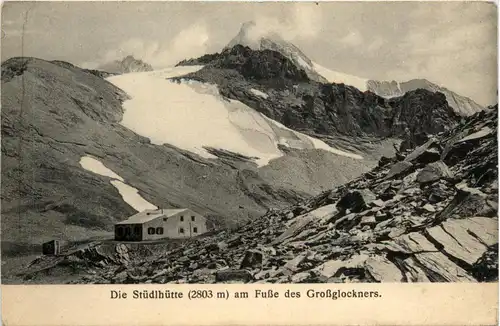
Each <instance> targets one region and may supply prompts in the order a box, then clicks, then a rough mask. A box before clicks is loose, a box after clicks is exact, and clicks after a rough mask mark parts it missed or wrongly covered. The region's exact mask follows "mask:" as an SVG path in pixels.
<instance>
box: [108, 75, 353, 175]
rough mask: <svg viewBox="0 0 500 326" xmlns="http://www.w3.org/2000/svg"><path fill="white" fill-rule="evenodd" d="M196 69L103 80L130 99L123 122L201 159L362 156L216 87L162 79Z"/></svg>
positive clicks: (265, 161) (157, 141)
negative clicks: (309, 152)
mask: <svg viewBox="0 0 500 326" xmlns="http://www.w3.org/2000/svg"><path fill="white" fill-rule="evenodd" d="M201 68H202V67H201V66H188V67H183V66H181V67H176V68H173V69H167V70H161V71H153V72H142V73H130V74H124V75H119V76H114V77H110V78H108V81H110V82H111V83H113V84H114V85H115V86H117V87H119V88H120V89H122V90H124V91H125V92H126V93H127V94H128V95H129V96H130V97H131V99H130V100H127V101H125V103H124V105H123V108H124V111H125V112H124V115H123V120H122V121H121V123H122V125H123V126H125V127H127V128H129V129H130V130H132V131H134V132H136V133H138V134H139V135H142V136H144V137H148V138H149V139H151V142H152V143H154V144H158V145H161V144H170V145H174V146H176V147H178V148H181V149H184V150H187V151H190V152H192V153H196V154H198V155H200V156H203V157H205V158H216V157H217V156H215V155H214V154H211V153H210V151H209V149H210V148H215V149H218V150H225V151H229V152H233V153H237V154H240V155H243V156H246V157H249V158H255V159H256V161H257V163H258V165H259V166H262V165H266V164H268V163H269V161H270V160H272V159H276V158H278V157H281V156H283V155H284V153H283V152H282V151H281V150H280V148H279V145H282V146H286V147H288V148H295V149H314V148H321V149H324V150H327V151H330V152H332V153H335V154H338V155H343V156H347V157H351V158H355V159H362V157H361V156H360V155H357V154H354V153H349V152H345V151H340V150H336V149H333V148H331V147H330V146H328V145H327V144H325V143H324V142H323V141H321V140H319V139H314V138H312V137H309V136H307V135H304V134H302V133H300V132H296V131H294V130H291V129H289V128H286V127H284V126H283V125H281V124H279V123H278V122H276V121H273V120H272V119H269V118H266V116H265V115H263V114H262V113H260V112H257V111H255V110H254V109H252V108H250V107H248V106H247V105H245V104H243V103H241V102H240V101H237V100H232V99H225V98H223V97H222V96H221V95H220V94H219V91H218V88H217V86H216V85H211V84H207V83H201V82H197V81H192V80H185V81H184V80H180V81H179V82H174V81H171V80H168V79H167V78H171V77H177V76H181V75H184V74H187V73H189V72H195V71H197V70H199V69H201ZM260 96H262V95H260Z"/></svg>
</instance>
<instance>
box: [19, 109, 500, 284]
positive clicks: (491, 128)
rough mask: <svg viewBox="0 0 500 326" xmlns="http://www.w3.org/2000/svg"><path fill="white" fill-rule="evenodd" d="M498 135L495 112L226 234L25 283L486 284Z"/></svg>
mask: <svg viewBox="0 0 500 326" xmlns="http://www.w3.org/2000/svg"><path fill="white" fill-rule="evenodd" d="M497 126H498V112H497V107H494V108H491V109H489V110H487V111H483V112H480V113H478V114H475V115H473V116H472V117H470V118H468V119H466V120H464V121H463V122H462V123H460V124H459V125H458V126H456V127H455V128H453V129H452V130H449V131H446V132H442V133H439V134H437V135H436V136H434V137H431V138H430V139H429V140H428V141H427V142H425V143H424V144H423V145H421V146H419V147H417V148H414V149H409V150H406V151H404V152H400V153H398V154H397V155H396V156H395V157H392V158H388V157H383V158H381V159H380V161H379V165H378V167H376V168H375V169H373V170H372V171H370V172H368V173H365V174H363V175H362V176H361V177H359V178H357V179H355V180H353V181H351V182H349V183H347V184H345V185H343V186H340V187H337V188H335V189H333V190H331V191H326V192H323V193H322V194H320V195H319V196H315V197H313V198H311V199H308V200H305V201H303V202H301V203H300V204H297V205H294V206H291V207H290V208H287V209H284V210H270V211H268V212H267V213H266V214H265V215H263V216H262V217H260V218H258V219H255V220H253V221H250V222H248V224H247V225H245V226H243V227H241V228H239V229H238V230H236V231H234V232H229V231H222V232H219V233H217V234H215V235H211V236H207V237H203V238H198V239H193V240H191V241H187V242H186V243H183V244H182V246H178V247H176V248H173V249H171V250H167V251H166V252H161V251H160V252H157V253H155V254H154V255H149V256H148V257H147V258H144V257H142V258H138V259H137V258H136V259H134V258H131V256H132V255H134V252H135V251H134V249H133V248H132V245H129V244H112V245H109V244H108V245H104V244H103V243H93V244H91V245H89V246H87V247H86V248H81V249H80V250H78V254H75V253H72V254H68V255H65V256H62V257H58V258H55V259H57V260H58V261H57V262H55V261H54V260H53V259H54V258H46V259H45V261H44V263H43V266H44V267H43V268H40V266H41V265H40V262H37V264H38V266H37V264H34V265H32V266H31V267H30V269H29V270H26V271H24V272H23V276H24V277H25V278H26V279H32V280H35V281H36V279H37V277H38V276H39V275H40V274H41V273H42V274H43V273H47V272H49V271H51V270H52V271H53V270H57V269H58V268H61V266H65V268H67V266H78V270H84V271H85V272H84V274H86V275H83V276H82V275H81V274H79V275H78V276H77V277H75V279H73V280H70V281H68V282H69V283H248V282H256V283H318V282H329V283H330V282H478V281H479V282H484V281H495V280H497V279H498V217H497V213H498V166H497V162H498V143H497V129H498V128H497ZM109 246H111V247H109ZM103 248H107V249H106V250H104V249H103ZM110 248H111V249H110ZM90 253H98V254H94V255H90ZM51 259H52V261H51Z"/></svg>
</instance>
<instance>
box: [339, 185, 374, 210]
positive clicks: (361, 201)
mask: <svg viewBox="0 0 500 326" xmlns="http://www.w3.org/2000/svg"><path fill="white" fill-rule="evenodd" d="M376 198H377V197H376V196H375V194H374V193H373V192H371V191H370V190H369V189H362V190H353V191H350V192H348V193H347V194H346V195H345V196H344V197H342V198H341V199H340V201H339V202H338V203H337V209H339V210H344V211H345V210H349V211H351V212H355V213H359V212H361V211H363V210H365V209H366V208H367V207H368V204H370V203H371V202H372V201H374V200H375V199H376Z"/></svg>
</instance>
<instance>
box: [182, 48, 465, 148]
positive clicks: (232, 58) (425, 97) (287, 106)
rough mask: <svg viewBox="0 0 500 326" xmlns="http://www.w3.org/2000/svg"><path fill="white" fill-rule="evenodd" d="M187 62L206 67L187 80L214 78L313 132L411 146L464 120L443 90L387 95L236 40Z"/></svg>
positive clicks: (230, 93) (234, 94) (226, 90)
mask: <svg viewBox="0 0 500 326" xmlns="http://www.w3.org/2000/svg"><path fill="white" fill-rule="evenodd" d="M182 64H203V65H204V66H205V67H204V68H203V69H201V70H199V71H197V72H195V73H192V74H188V75H186V76H183V77H181V78H182V79H193V80H197V81H201V82H208V83H215V84H217V85H218V87H219V90H220V93H221V94H222V95H223V96H225V97H227V98H231V99H235V100H239V101H241V102H243V103H244V104H246V105H248V106H250V107H252V108H254V109H255V110H257V111H259V112H262V113H263V114H265V115H266V116H268V117H269V118H272V119H274V120H277V121H279V122H281V123H283V124H284V125H285V126H287V127H289V128H292V129H295V130H301V131H304V132H306V133H308V134H310V135H312V134H320V135H347V136H351V137H363V136H372V137H379V138H387V137H398V138H401V139H403V140H404V143H405V144H404V147H405V148H411V147H414V146H416V145H421V144H422V143H423V142H425V141H426V139H427V135H429V134H437V133H439V132H443V131H446V130H448V129H449V128H450V127H452V126H454V125H456V123H457V122H458V119H459V117H458V115H456V114H455V112H454V111H453V109H452V108H451V107H449V106H448V104H447V102H446V98H445V96H444V95H443V94H441V93H433V92H430V91H426V90H423V89H418V90H415V91H411V92H408V93H406V94H404V95H403V96H402V97H397V98H392V99H384V98H382V97H379V96H377V95H375V94H374V93H371V92H364V93H363V92H361V91H359V90H358V89H356V88H354V87H351V86H346V85H344V84H327V83H320V82H317V81H315V80H312V79H310V78H309V77H308V75H307V73H306V72H305V70H304V69H303V67H301V66H300V65H297V64H294V62H293V61H292V60H290V59H289V58H287V57H286V56H283V55H282V54H281V53H280V52H277V51H272V50H267V49H266V50H252V49H251V48H249V47H245V46H242V45H235V46H234V47H232V48H227V49H226V50H224V51H223V52H222V53H220V54H213V55H209V56H203V57H201V58H199V59H191V60H189V61H184V62H183V63H182ZM179 79H180V78H179ZM250 89H256V90H260V91H262V92H264V93H265V94H266V95H267V97H266V98H264V97H262V96H258V95H255V94H253V93H252V92H250V91H249V90H250Z"/></svg>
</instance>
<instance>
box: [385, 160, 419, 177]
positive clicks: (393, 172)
mask: <svg viewBox="0 0 500 326" xmlns="http://www.w3.org/2000/svg"><path fill="white" fill-rule="evenodd" d="M412 167H413V164H412V163H411V162H407V161H401V162H397V163H395V164H393V165H392V166H391V169H390V170H389V173H387V175H386V176H385V179H386V180H387V179H391V178H395V177H399V176H401V175H406V174H408V173H410V171H411V168H412Z"/></svg>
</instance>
